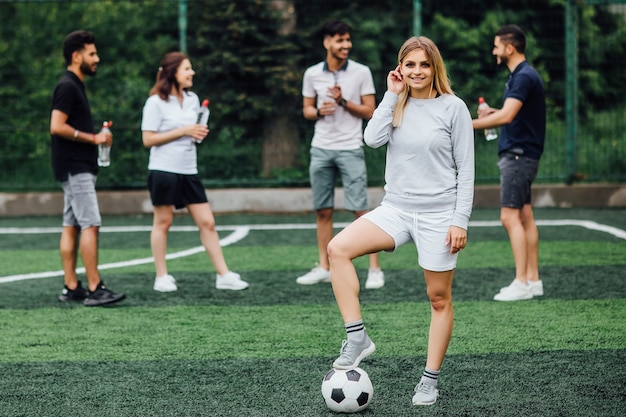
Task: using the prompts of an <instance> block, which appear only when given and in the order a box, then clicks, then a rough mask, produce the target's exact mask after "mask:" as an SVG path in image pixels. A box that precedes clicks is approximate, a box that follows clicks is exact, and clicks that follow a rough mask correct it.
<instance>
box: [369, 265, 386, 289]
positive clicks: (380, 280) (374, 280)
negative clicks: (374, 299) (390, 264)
mask: <svg viewBox="0 0 626 417" xmlns="http://www.w3.org/2000/svg"><path fill="white" fill-rule="evenodd" d="M383 285H385V273H384V272H383V270H382V269H373V268H370V269H369V271H367V281H365V288H367V289H370V290H373V289H376V288H381V287H382V286H383Z"/></svg>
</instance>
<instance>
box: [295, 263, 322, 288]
mask: <svg viewBox="0 0 626 417" xmlns="http://www.w3.org/2000/svg"><path fill="white" fill-rule="evenodd" d="M296 282H297V283H298V284H301V285H313V284H319V283H320V282H330V271H329V270H327V269H324V268H322V267H321V266H316V267H315V268H313V269H311V270H310V271H309V272H307V273H306V274H304V275H302V276H300V277H298V278H296Z"/></svg>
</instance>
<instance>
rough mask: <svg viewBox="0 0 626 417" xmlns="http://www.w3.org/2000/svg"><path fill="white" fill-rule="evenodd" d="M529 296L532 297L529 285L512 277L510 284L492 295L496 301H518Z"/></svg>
mask: <svg viewBox="0 0 626 417" xmlns="http://www.w3.org/2000/svg"><path fill="white" fill-rule="evenodd" d="M531 298H533V293H532V292H531V290H530V287H529V286H528V285H526V284H524V283H522V282H521V281H519V280H517V279H514V280H513V282H512V283H511V285H509V286H508V287H504V288H502V289H501V290H500V292H499V293H498V294H496V295H495V297H493V299H494V300H496V301H520V300H530V299H531Z"/></svg>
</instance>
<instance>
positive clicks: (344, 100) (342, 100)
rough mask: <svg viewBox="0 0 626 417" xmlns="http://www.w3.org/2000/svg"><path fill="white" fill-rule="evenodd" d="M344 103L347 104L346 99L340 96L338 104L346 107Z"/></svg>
mask: <svg viewBox="0 0 626 417" xmlns="http://www.w3.org/2000/svg"><path fill="white" fill-rule="evenodd" d="M346 104H348V102H347V101H346V99H345V98H342V99H341V101H340V102H339V105H340V106H341V107H346Z"/></svg>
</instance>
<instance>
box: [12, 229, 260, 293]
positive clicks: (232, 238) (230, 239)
mask: <svg viewBox="0 0 626 417" xmlns="http://www.w3.org/2000/svg"><path fill="white" fill-rule="evenodd" d="M0 229H1V228H0ZM196 230H197V229H196ZM230 230H233V233H231V234H230V235H228V236H226V237H225V238H223V239H220V245H222V247H224V246H228V245H232V244H233V243H236V242H238V241H240V240H242V239H244V238H245V237H246V236H248V233H250V229H249V228H248V227H246V226H237V227H234V228H233V229H230ZM45 233H48V232H45ZM0 234H1V230H0ZM205 250H206V249H205V248H204V246H197V247H195V248H191V249H186V250H183V251H180V252H174V253H169V254H167V255H165V259H176V258H183V257H185V256H191V255H195V254H196V253H200V252H204V251H205ZM152 262H154V258H153V257H149V258H139V259H131V260H130V261H122V262H112V263H108V264H101V265H98V269H99V270H103V269H113V268H123V267H126V266H133V265H142V264H148V263H152ZM76 273H77V274H84V273H85V268H84V267H80V268H76ZM59 276H63V270H60V271H46V272H33V273H29V274H19V275H9V276H6V277H0V284H1V283H4V282H13V281H23V280H27V279H38V278H50V277H59Z"/></svg>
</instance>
